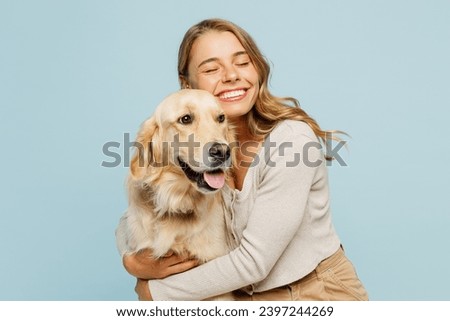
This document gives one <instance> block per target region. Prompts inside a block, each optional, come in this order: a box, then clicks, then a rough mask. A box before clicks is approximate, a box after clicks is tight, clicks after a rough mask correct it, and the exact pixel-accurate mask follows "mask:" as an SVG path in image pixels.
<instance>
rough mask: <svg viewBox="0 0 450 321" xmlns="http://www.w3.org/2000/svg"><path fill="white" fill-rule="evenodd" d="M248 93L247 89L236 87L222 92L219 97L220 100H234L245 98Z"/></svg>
mask: <svg viewBox="0 0 450 321" xmlns="http://www.w3.org/2000/svg"><path fill="white" fill-rule="evenodd" d="M246 93H247V90H246V89H236V90H230V91H225V92H222V93H220V94H219V95H218V97H219V99H220V100H223V101H234V100H239V99H241V98H243V97H244V96H245V94H246Z"/></svg>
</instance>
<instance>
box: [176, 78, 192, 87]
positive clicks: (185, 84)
mask: <svg viewBox="0 0 450 321" xmlns="http://www.w3.org/2000/svg"><path fill="white" fill-rule="evenodd" d="M178 80H179V82H180V86H181V89H189V88H191V87H190V86H189V82H188V81H187V79H186V77H185V76H183V75H180V76H179V77H178Z"/></svg>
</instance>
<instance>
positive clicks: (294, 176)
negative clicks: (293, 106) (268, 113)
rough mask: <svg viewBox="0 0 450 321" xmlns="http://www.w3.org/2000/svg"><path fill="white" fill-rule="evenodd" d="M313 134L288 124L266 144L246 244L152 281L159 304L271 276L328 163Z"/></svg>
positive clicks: (212, 293)
mask: <svg viewBox="0 0 450 321" xmlns="http://www.w3.org/2000/svg"><path fill="white" fill-rule="evenodd" d="M304 126H307V125H304ZM301 128H303V126H302V127H301ZM308 129H309V127H308ZM309 130H310V129H309ZM310 133H312V131H311V132H307V134H305V132H304V131H299V130H298V127H297V126H288V127H287V129H286V130H283V131H282V132H281V133H278V134H277V135H276V136H275V137H274V138H273V139H272V141H270V140H269V141H268V140H266V142H265V144H264V146H263V150H262V151H261V152H262V153H261V152H260V154H259V155H260V156H261V157H260V159H259V161H261V162H264V163H263V164H262V166H261V168H260V171H259V173H258V175H260V183H259V186H256V188H257V193H256V199H255V204H254V206H253V210H252V211H251V213H249V215H248V223H247V226H246V228H245V230H244V231H243V234H242V239H241V243H240V245H239V246H238V247H237V248H236V249H234V250H233V251H231V252H230V253H229V254H227V255H225V256H222V257H219V258H216V259H214V260H212V261H210V262H207V263H205V264H203V265H201V266H199V267H196V268H194V269H192V270H189V271H186V272H183V273H180V274H177V275H173V276H170V277H167V278H165V279H160V280H151V281H150V282H149V286H150V291H151V294H152V297H153V298H154V300H202V299H205V298H208V297H212V296H216V295H220V294H222V293H226V292H230V291H233V290H236V289H239V288H243V287H246V286H248V285H251V284H254V283H257V282H260V281H261V280H263V279H264V278H266V277H267V275H268V274H269V272H270V271H271V269H272V268H273V266H274V265H275V264H276V263H277V260H278V259H279V258H280V256H281V255H282V254H283V252H284V250H285V249H286V247H287V246H288V245H289V243H290V242H291V240H292V239H293V237H294V235H295V233H296V232H297V231H298V229H299V226H300V224H301V222H302V219H303V215H304V213H305V208H306V205H307V202H308V195H309V193H310V189H311V186H312V185H313V181H314V177H315V174H316V171H317V168H318V166H317V165H318V164H319V163H320V162H321V161H322V162H323V161H324V159H323V155H322V152H321V150H320V148H318V147H319V146H320V144H319V142H318V140H317V139H316V137H315V136H313V135H310ZM269 137H270V136H269ZM269 143H270V144H269ZM246 179H247V177H246ZM236 215H240V214H239V213H236Z"/></svg>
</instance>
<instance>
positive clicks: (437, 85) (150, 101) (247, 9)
mask: <svg viewBox="0 0 450 321" xmlns="http://www.w3.org/2000/svg"><path fill="white" fill-rule="evenodd" d="M208 17H222V18H226V19H230V20H232V21H234V22H236V23H237V24H239V25H241V26H242V27H244V28H245V29H246V30H247V31H249V33H250V34H251V35H252V36H253V37H254V38H255V40H256V41H257V43H258V44H259V46H260V48H261V50H262V51H263V52H264V53H265V55H266V56H267V57H268V58H269V59H270V61H271V63H272V64H273V77H272V81H271V88H272V91H273V93H274V94H276V95H280V96H284V95H289V96H295V97H297V98H298V99H299V100H300V102H301V104H302V106H303V107H304V108H305V109H306V110H307V111H308V112H309V113H310V114H311V115H312V116H313V117H315V118H316V119H317V120H318V121H319V123H320V124H321V125H322V127H324V128H327V129H341V130H345V131H346V132H348V133H349V134H350V135H351V136H352V139H351V140H350V146H349V151H342V156H343V157H344V159H345V161H346V162H347V163H348V165H349V166H347V167H341V166H336V165H334V166H332V167H330V168H329V171H330V177H331V191H332V208H333V215H334V221H335V224H336V227H337V230H338V232H339V234H340V236H341V238H342V241H343V243H344V245H345V248H346V250H347V254H348V256H349V257H350V258H351V260H352V261H353V263H354V264H355V266H356V268H357V271H358V273H359V276H360V278H361V279H362V281H363V282H364V283H365V285H366V287H367V290H368V291H369V294H370V297H371V299H372V300H449V299H450V291H449V286H450V278H449V277H448V272H447V270H448V266H449V265H450V254H449V253H450V251H449V250H448V246H449V244H450V237H449V230H450V229H449V228H450V206H449V203H448V202H449V188H448V183H449V178H450V177H449V176H450V175H449V169H448V167H449V161H450V151H449V148H448V142H447V141H448V135H447V134H448V130H447V126H448V123H449V120H450V114H449V111H448V110H449V107H450V98H449V89H450V63H449V57H450V41H449V39H450V19H449V17H450V2H449V1H406V0H405V1H392V0H391V1H387V0H382V1H362V0H353V1H348V0H343V1H331V0H326V1H312V0H311V1H294V0H292V1H287V0H278V1H261V0H259V1H242V0H238V1H230V0H227V1H220V2H218V1H211V0H208V1H173V0H169V1H168V0H164V1H159V2H156V1H143V0H141V1H138V0H133V1H126V0H123V1H112V0H104V1H95V0H90V1H87V0H78V1H60V0H54V1H49V0H45V1H44V0H42V1H5V0H2V1H1V2H0V41H1V42H0V43H1V50H0V125H1V127H0V139H1V157H0V170H1V185H0V186H1V187H0V197H1V202H0V215H1V217H0V260H1V264H0V299H2V300H134V299H135V294H134V291H133V288H134V280H133V279H132V278H131V277H130V276H129V275H127V274H126V272H125V270H124V269H123V267H122V265H121V260H120V258H119V255H118V254H117V251H116V248H115V241H114V229H115V227H116V225H117V222H118V219H119V217H120V215H121V213H122V212H123V211H124V210H125V208H126V204H127V203H126V197H125V191H124V184H123V182H124V179H125V176H126V172H127V169H126V168H124V166H123V165H121V166H119V167H115V168H106V167H102V166H101V164H102V162H103V161H106V162H111V161H113V159H112V158H111V157H107V156H105V155H104V154H103V153H102V146H103V145H104V144H105V143H107V142H109V141H116V142H120V143H121V146H122V147H123V137H124V133H130V134H131V137H132V138H133V137H134V135H135V133H136V130H137V128H138V126H139V125H140V123H141V122H142V121H143V120H144V119H145V118H146V117H147V116H149V115H150V114H151V113H152V111H153V109H154V107H155V106H156V105H157V104H158V103H159V101H160V100H161V99H162V98H163V97H164V96H166V95H167V94H168V93H170V92H172V91H174V90H176V89H177V88H178V83H177V75H176V55H177V49H178V45H179V43H180V41H181V38H182V36H183V34H184V32H185V31H186V30H187V28H188V27H190V26H191V25H192V24H194V23H196V22H198V21H199V20H202V19H204V18H208ZM116 151H117V152H120V154H121V155H123V154H124V152H123V150H121V149H117V150H116ZM268 237H270V236H268Z"/></svg>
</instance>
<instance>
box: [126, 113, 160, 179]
mask: <svg viewBox="0 0 450 321" xmlns="http://www.w3.org/2000/svg"><path fill="white" fill-rule="evenodd" d="M157 131H158V126H157V124H156V121H155V119H154V117H151V118H149V119H147V120H146V121H145V122H144V123H143V124H142V126H141V128H140V130H139V132H138V135H137V137H136V141H135V142H134V146H135V147H136V151H135V153H134V156H133V158H132V159H131V163H130V172H131V175H132V177H133V178H134V179H142V178H144V177H145V175H146V173H147V169H148V167H149V166H152V162H153V159H154V148H153V144H154V141H155V136H156V134H157Z"/></svg>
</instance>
